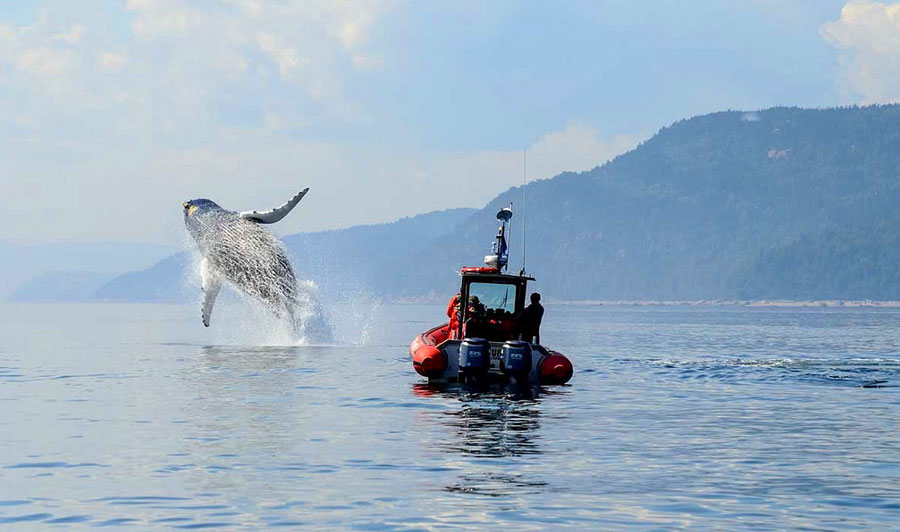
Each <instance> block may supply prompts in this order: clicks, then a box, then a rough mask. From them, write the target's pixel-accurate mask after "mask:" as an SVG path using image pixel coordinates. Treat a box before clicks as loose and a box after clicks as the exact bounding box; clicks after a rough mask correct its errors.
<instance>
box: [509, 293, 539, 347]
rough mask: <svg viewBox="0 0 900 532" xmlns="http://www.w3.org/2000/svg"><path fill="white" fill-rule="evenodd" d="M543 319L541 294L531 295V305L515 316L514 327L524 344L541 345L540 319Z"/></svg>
mask: <svg viewBox="0 0 900 532" xmlns="http://www.w3.org/2000/svg"><path fill="white" fill-rule="evenodd" d="M543 317H544V307H543V306H541V294H538V293H537V292H534V293H533V294H531V304H530V305H528V306H527V307H525V308H523V309H522V311H521V312H519V314H517V315H516V327H517V328H518V331H519V336H520V338H521V339H522V340H525V341H526V342H531V343H535V344H540V343H541V319H542V318H543Z"/></svg>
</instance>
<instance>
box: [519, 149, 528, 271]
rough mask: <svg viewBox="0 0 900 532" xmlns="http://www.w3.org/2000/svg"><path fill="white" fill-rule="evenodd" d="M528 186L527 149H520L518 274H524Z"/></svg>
mask: <svg viewBox="0 0 900 532" xmlns="http://www.w3.org/2000/svg"><path fill="white" fill-rule="evenodd" d="M527 187H528V149H524V150H522V271H520V272H519V275H525V220H526V219H527V218H528V204H527V203H525V194H526V188H527Z"/></svg>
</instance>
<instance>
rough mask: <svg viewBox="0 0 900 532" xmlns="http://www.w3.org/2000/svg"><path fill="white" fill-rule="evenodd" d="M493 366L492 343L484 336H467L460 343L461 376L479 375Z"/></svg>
mask: <svg viewBox="0 0 900 532" xmlns="http://www.w3.org/2000/svg"><path fill="white" fill-rule="evenodd" d="M490 367H491V344H490V343H489V342H488V341H487V340H485V339H484V338H466V339H464V340H463V341H462V343H461V344H460V345H459V374H460V377H477V376H481V375H484V374H485V373H487V371H488V369H490Z"/></svg>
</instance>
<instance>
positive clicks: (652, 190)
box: [397, 105, 900, 299]
mask: <svg viewBox="0 0 900 532" xmlns="http://www.w3.org/2000/svg"><path fill="white" fill-rule="evenodd" d="M521 198H522V191H521V189H512V190H509V191H507V192H505V193H504V194H501V195H500V196H499V197H497V198H496V199H495V200H494V201H493V202H491V204H490V205H488V207H487V208H486V209H485V212H484V213H482V214H481V215H477V216H474V217H472V219H471V222H470V223H468V224H464V225H463V226H461V227H459V228H458V234H459V237H458V238H453V239H448V240H446V241H444V242H443V243H441V245H437V246H435V247H434V249H433V250H432V253H430V254H428V255H427V256H428V257H430V258H431V259H433V260H432V261H431V263H430V264H431V268H437V267H439V266H440V265H442V264H446V263H448V262H450V263H452V264H454V265H458V264H460V260H459V259H460V258H461V257H462V258H472V259H474V258H476V257H478V256H479V253H483V251H484V250H485V241H486V236H487V237H488V238H489V235H490V233H491V231H492V229H493V226H494V225H495V224H494V222H493V220H492V219H491V214H492V213H493V212H494V211H496V210H497V209H498V208H500V207H501V206H503V205H506V204H508V203H509V202H510V201H512V202H516V203H520V202H521ZM527 198H528V199H527V204H528V233H529V234H528V239H529V247H528V257H527V258H528V266H529V267H528V270H529V271H530V272H532V273H534V274H536V275H537V276H538V277H539V278H540V280H541V286H542V289H543V290H544V291H545V292H546V293H547V295H548V296H552V297H556V298H561V299H709V298H741V299H757V298H797V299H825V298H853V299H865V298H872V299H900V216H898V206H900V107H898V106H896V105H890V106H873V107H865V108H844V109H827V110H807V109H795V108H775V109H770V110H766V111H761V112H757V113H742V112H722V113H715V114H711V115H706V116H701V117H697V118H692V119H690V120H684V121H681V122H678V123H676V124H673V125H672V126H670V127H667V128H665V129H663V130H662V131H660V132H659V133H658V134H657V135H655V136H654V137H653V138H651V139H650V140H648V141H647V142H644V143H643V144H641V145H640V146H639V147H638V148H637V149H635V150H633V151H631V152H629V153H627V154H624V155H622V156H620V157H618V158H616V159H615V160H613V161H611V162H610V163H608V164H606V165H604V166H602V167H597V168H594V169H593V170H591V171H589V172H583V173H579V174H573V173H567V174H562V175H559V176H557V177H555V178H553V179H547V180H543V181H538V182H534V183H531V184H529V185H528V190H527ZM514 220H515V219H514ZM513 249H514V251H515V250H516V249H517V248H516V247H515V246H514V248H513ZM518 249H521V248H520V247H519V248H518ZM517 263H518V262H516V259H515V258H514V259H513V261H512V264H517ZM411 280H412V281H414V282H406V283H404V284H403V286H401V287H397V288H398V289H400V290H405V291H406V292H405V293H408V294H414V293H419V292H422V291H423V290H425V289H426V288H427V286H428V281H427V280H426V279H424V278H418V277H416V276H412V278H411Z"/></svg>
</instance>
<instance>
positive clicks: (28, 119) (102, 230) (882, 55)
mask: <svg viewBox="0 0 900 532" xmlns="http://www.w3.org/2000/svg"><path fill="white" fill-rule="evenodd" d="M895 101H900V3H878V2H870V1H852V2H846V1H832V0H716V1H713V0H692V1H690V2H685V1H684V0H677V1H676V0H593V1H577V0H569V1H565V2H560V1H556V0H548V1H540V0H531V1H524V0H523V1H502V0H497V1H476V0H456V1H449V0H447V1H443V0H434V1H432V0H429V1H424V0H422V1H402V0H359V1H350V0H348V1H337V0H302V1H301V0H279V1H264V0H199V1H198V0H191V1H189V0H127V1H124V0H123V1H111V0H82V1H79V2H72V1H70V0H42V1H29V0H0V115H2V116H3V117H4V120H2V121H0V162H2V166H0V210H2V212H3V213H4V220H5V223H3V224H0V239H2V240H8V241H13V242H18V243H34V242H50V241H54V242H58V241H63V242H67V241H115V240H128V241H138V242H153V243H175V242H178V241H180V240H182V239H183V233H184V230H183V226H182V221H181V203H182V202H183V201H185V200H187V199H191V198H199V197H206V198H210V199H213V200H215V201H216V202H218V203H219V204H220V205H222V206H223V207H225V208H229V209H233V210H252V209H257V210H259V209H264V208H271V207H274V206H276V205H278V204H280V203H282V202H284V201H286V200H287V199H288V198H289V197H291V196H292V195H293V194H294V193H295V192H296V191H298V190H300V189H301V188H304V187H307V186H308V187H310V188H311V191H310V193H309V194H308V195H307V197H306V198H305V199H304V200H303V202H302V203H301V204H300V206H299V207H298V208H297V209H296V211H295V212H294V213H292V214H291V216H289V217H288V218H286V219H285V220H284V221H282V222H280V223H279V224H277V225H276V226H273V229H274V230H275V231H276V232H277V233H279V234H289V233H294V232H298V231H313V230H321V229H331V228H340V227H347V226H350V225H355V224H360V223H377V222H385V221H391V220H394V219H397V218H399V217H403V216H408V215H413V214H417V213H422V212H427V211H431V210H436V209H444V208H450V207H460V206H472V207H480V206H483V205H484V204H485V203H487V202H488V201H489V200H490V199H491V198H493V197H494V196H496V195H497V194H498V193H500V192H502V191H503V190H505V189H507V188H509V187H511V186H516V185H519V184H521V182H522V179H523V164H522V159H523V156H522V153H523V151H524V150H527V151H528V166H527V174H528V179H530V180H533V179H544V178H549V177H552V176H554V175H556V174H558V173H560V172H563V171H583V170H588V169H590V168H592V167H594V166H597V165H600V164H603V163H604V162H606V161H607V160H609V159H611V158H613V157H615V156H616V155H618V154H620V153H623V152H625V151H627V150H629V149H631V148H633V147H634V146H635V145H637V143H638V142H640V141H642V140H645V139H647V138H649V137H650V136H652V135H653V134H654V133H655V132H656V131H658V130H659V129H660V128H661V127H665V126H667V125H669V124H671V123H672V122H674V121H676V120H679V119H682V118H688V117H691V116H695V115H698V114H704V113H709V112H715V111H720V110H725V109H742V110H754V109H761V108H766V107H770V106H775V105H791V106H803V107H825V106H835V105H848V104H871V103H885V102H895Z"/></svg>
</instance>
